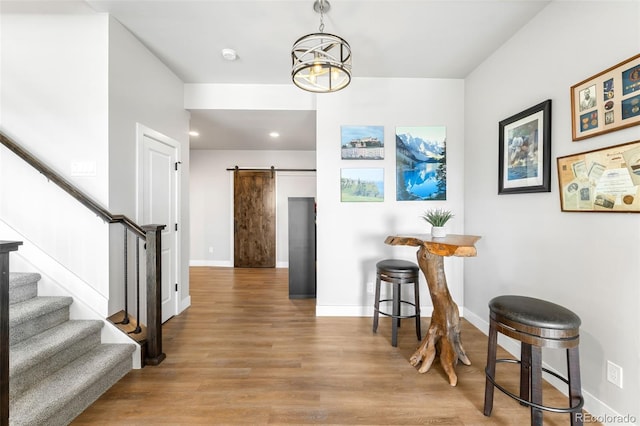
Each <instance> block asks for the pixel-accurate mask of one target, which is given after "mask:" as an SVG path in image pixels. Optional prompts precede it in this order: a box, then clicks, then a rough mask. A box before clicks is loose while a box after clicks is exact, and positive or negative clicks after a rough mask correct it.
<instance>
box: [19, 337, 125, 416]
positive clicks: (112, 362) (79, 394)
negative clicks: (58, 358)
mask: <svg viewBox="0 0 640 426" xmlns="http://www.w3.org/2000/svg"><path fill="white" fill-rule="evenodd" d="M134 350H135V345H133V344H131V345H128V344H101V345H99V346H97V347H96V348H95V349H93V350H91V351H89V352H87V353H85V354H84V355H82V356H80V357H79V358H77V359H76V360H75V361H74V362H72V363H70V364H68V365H67V366H65V367H63V368H61V369H59V370H58V371H57V372H55V373H53V374H51V375H49V376H48V377H46V378H44V379H43V380H42V381H40V382H39V383H37V384H36V385H34V386H33V387H32V388H30V389H28V390H27V391H26V392H24V393H23V394H21V395H20V396H19V397H18V398H16V399H15V400H12V401H11V403H10V418H9V424H10V425H13V426H19V425H29V426H35V425H47V426H49V425H56V424H67V423H68V422H69V421H70V420H71V419H73V418H74V417H75V416H77V415H78V414H79V413H80V412H81V411H82V410H84V409H85V408H86V407H88V406H89V405H91V404H92V403H93V402H94V401H95V400H96V399H97V398H98V397H99V396H100V395H101V394H102V393H103V392H104V391H106V390H107V389H108V388H109V387H111V386H112V385H113V384H114V383H115V382H117V381H118V380H120V378H122V377H123V376H124V375H125V374H126V373H127V372H128V371H129V370H130V369H131V354H132V353H133V351H134Z"/></svg>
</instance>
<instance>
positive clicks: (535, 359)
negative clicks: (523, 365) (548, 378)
mask: <svg viewBox="0 0 640 426" xmlns="http://www.w3.org/2000/svg"><path fill="white" fill-rule="evenodd" d="M529 377H530V380H531V399H530V401H531V402H533V403H534V404H539V405H542V348H541V347H539V346H532V347H531V370H530V375H529ZM531 426H542V410H541V409H539V408H536V407H533V406H532V407H531Z"/></svg>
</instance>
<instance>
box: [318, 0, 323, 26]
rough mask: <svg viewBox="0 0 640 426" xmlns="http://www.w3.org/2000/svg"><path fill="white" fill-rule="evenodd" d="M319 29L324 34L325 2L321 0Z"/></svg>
mask: <svg viewBox="0 0 640 426" xmlns="http://www.w3.org/2000/svg"><path fill="white" fill-rule="evenodd" d="M318 29H319V30H320V32H321V33H323V32H324V0H320V27H319V28H318Z"/></svg>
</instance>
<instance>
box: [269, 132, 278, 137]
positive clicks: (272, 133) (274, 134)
mask: <svg viewBox="0 0 640 426" xmlns="http://www.w3.org/2000/svg"><path fill="white" fill-rule="evenodd" d="M269 136H271V137H272V138H277V137H280V133H278V132H271V133H269Z"/></svg>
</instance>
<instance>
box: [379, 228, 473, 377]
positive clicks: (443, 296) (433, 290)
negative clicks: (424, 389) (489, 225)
mask: <svg viewBox="0 0 640 426" xmlns="http://www.w3.org/2000/svg"><path fill="white" fill-rule="evenodd" d="M479 239H480V237H477V236H475V235H454V234H452V235H447V236H446V237H442V238H433V237H431V235H423V236H413V237H411V236H408V237H404V236H389V237H387V239H386V240H385V243H386V244H390V245H396V246H397V245H405V246H414V247H419V249H418V254H417V256H418V265H419V266H420V269H421V270H422V273H423V274H424V276H425V278H426V279H427V285H428V286H429V293H430V294H431V301H432V303H433V313H432V314H431V324H429V331H427V335H426V336H425V338H424V340H423V341H422V344H421V345H420V346H419V347H418V349H417V350H416V351H415V353H414V354H413V355H412V356H411V358H410V359H409V362H410V363H411V365H413V366H417V365H418V364H420V363H422V365H421V366H420V368H419V369H418V371H419V372H420V373H426V372H427V371H429V368H431V364H432V363H433V360H434V359H435V357H436V353H438V354H439V355H440V364H442V367H443V368H444V371H445V372H446V373H447V376H448V377H449V384H450V385H451V386H455V385H456V384H457V383H458V376H457V375H456V371H455V366H456V364H457V363H458V360H460V361H462V362H463V363H464V364H465V365H471V361H469V358H468V357H467V354H466V353H465V351H464V348H463V347H462V341H461V340H460V314H459V312H458V305H456V303H455V302H454V301H453V299H452V298H451V294H450V293H449V288H448V287H447V279H446V277H445V275H444V257H445V256H461V257H471V256H475V255H476V248H475V246H474V244H475V242H476V241H478V240H479ZM436 348H437V351H436Z"/></svg>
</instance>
